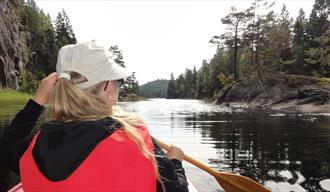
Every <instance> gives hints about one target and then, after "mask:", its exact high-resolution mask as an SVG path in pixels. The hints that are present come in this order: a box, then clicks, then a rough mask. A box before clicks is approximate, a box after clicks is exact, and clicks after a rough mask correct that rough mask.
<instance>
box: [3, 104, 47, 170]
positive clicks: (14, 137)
mask: <svg viewBox="0 0 330 192" xmlns="http://www.w3.org/2000/svg"><path fill="white" fill-rule="evenodd" d="M42 111H43V107H42V106H41V105H39V104H38V103H36V102H35V101H33V100H32V99H30V100H29V101H28V103H27V104H26V106H25V107H24V108H23V109H22V110H21V111H20V112H18V113H17V114H16V116H15V118H14V119H13V120H12V122H11V124H10V125H9V126H8V127H7V128H6V129H5V130H4V133H3V135H2V138H1V143H0V161H1V162H2V163H4V164H5V165H6V167H8V168H9V169H11V170H12V171H14V172H16V173H18V164H19V159H20V158H21V156H22V155H23V153H24V152H25V150H26V149H27V147H28V146H29V144H30V142H31V137H29V136H30V133H31V130H32V129H33V127H34V126H35V124H36V122H37V120H38V118H39V116H40V114H41V113H42Z"/></svg>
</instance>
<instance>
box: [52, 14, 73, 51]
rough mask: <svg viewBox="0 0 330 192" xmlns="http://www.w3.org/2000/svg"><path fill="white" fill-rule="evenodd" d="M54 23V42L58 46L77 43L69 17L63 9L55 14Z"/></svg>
mask: <svg viewBox="0 0 330 192" xmlns="http://www.w3.org/2000/svg"><path fill="white" fill-rule="evenodd" d="M54 25H55V42H56V45H57V47H58V48H60V47H62V46H64V45H68V44H75V43H77V39H76V37H75V34H74V33H73V29H72V26H71V24H70V19H69V17H68V15H67V14H66V12H65V10H64V9H62V11H61V12H59V13H58V14H57V17H56V20H55V22H54Z"/></svg>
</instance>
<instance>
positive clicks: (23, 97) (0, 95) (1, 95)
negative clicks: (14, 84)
mask: <svg viewBox="0 0 330 192" xmlns="http://www.w3.org/2000/svg"><path fill="white" fill-rule="evenodd" d="M30 98H31V95H30V94H27V93H22V92H18V91H14V90H12V89H0V104H1V105H2V106H4V105H17V104H24V103H26V102H27V101H28V100H29V99H30Z"/></svg>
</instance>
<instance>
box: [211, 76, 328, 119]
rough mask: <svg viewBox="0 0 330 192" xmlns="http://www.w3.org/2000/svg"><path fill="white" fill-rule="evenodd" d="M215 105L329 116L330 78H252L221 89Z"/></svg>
mask: <svg viewBox="0 0 330 192" xmlns="http://www.w3.org/2000/svg"><path fill="white" fill-rule="evenodd" d="M215 102H216V103H217V104H222V105H227V106H232V107H247V108H264V109H272V110H279V111H284V112H312V113H314V112H326V113H330V79H326V78H314V77H306V76H297V75H283V74H265V75H264V76H263V77H262V78H259V77H256V76H251V77H248V78H246V79H244V80H242V81H239V82H236V83H234V84H232V85H230V86H228V87H227V88H226V89H223V90H221V91H220V92H219V94H218V96H217V97H216V101H215Z"/></svg>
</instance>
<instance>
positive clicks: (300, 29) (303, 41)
mask: <svg viewBox="0 0 330 192" xmlns="http://www.w3.org/2000/svg"><path fill="white" fill-rule="evenodd" d="M306 25H307V19H306V18H305V12H304V10H302V9H300V10H299V15H298V17H297V19H296V21H295V24H294V29H293V50H294V55H295V61H294V64H293V65H292V68H291V70H290V72H291V73H294V74H300V75H303V74H305V70H304V68H305V50H306V49H307V46H308V45H307V42H308V41H307V35H306Z"/></svg>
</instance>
